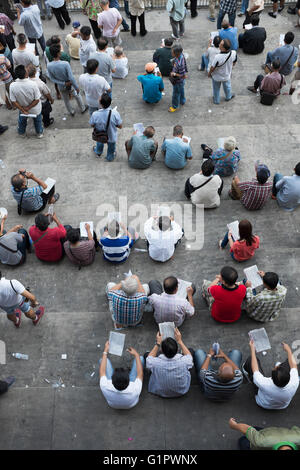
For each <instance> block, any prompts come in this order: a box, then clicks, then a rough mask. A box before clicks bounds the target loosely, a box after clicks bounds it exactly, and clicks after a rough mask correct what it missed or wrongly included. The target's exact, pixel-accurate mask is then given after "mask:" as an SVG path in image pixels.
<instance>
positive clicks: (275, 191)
mask: <svg viewBox="0 0 300 470" xmlns="http://www.w3.org/2000/svg"><path fill="white" fill-rule="evenodd" d="M282 178H283V175H282V174H281V173H275V175H274V178H273V189H272V194H273V196H276V194H277V191H278V190H277V189H276V183H278V181H279V180H281V179H282Z"/></svg>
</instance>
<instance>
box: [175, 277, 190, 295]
mask: <svg viewBox="0 0 300 470" xmlns="http://www.w3.org/2000/svg"><path fill="white" fill-rule="evenodd" d="M191 285H192V283H191V282H189V281H184V280H183V279H178V291H177V294H176V295H178V297H180V298H181V299H186V296H187V293H186V289H187V287H190V286H191Z"/></svg>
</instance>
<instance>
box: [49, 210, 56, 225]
mask: <svg viewBox="0 0 300 470" xmlns="http://www.w3.org/2000/svg"><path fill="white" fill-rule="evenodd" d="M48 215H52V219H53V220H54V222H56V223H58V218H57V215H56V213H55V212H53V214H48Z"/></svg>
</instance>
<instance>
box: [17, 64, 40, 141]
mask: <svg viewBox="0 0 300 470" xmlns="http://www.w3.org/2000/svg"><path fill="white" fill-rule="evenodd" d="M15 76H16V81H15V82H14V83H12V84H11V86H10V90H9V95H10V100H11V102H12V105H13V106H15V107H16V108H18V109H19V111H20V112H19V120H18V134H19V136H21V137H26V127H27V119H28V118H27V117H25V116H21V114H23V115H24V114H25V115H26V114H33V115H35V117H34V118H33V122H34V127H35V131H36V136H37V138H38V139H40V138H42V137H44V133H43V131H44V129H43V124H42V104H41V100H40V98H41V94H40V92H39V89H38V87H37V85H36V84H35V83H33V82H32V81H31V80H29V78H28V73H27V72H26V69H25V67H24V65H18V67H16V70H15Z"/></svg>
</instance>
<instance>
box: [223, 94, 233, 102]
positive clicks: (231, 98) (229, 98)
mask: <svg viewBox="0 0 300 470" xmlns="http://www.w3.org/2000/svg"><path fill="white" fill-rule="evenodd" d="M234 97H235V94H234V93H232V95H231V98H229V100H225V101H231V100H233V98H234Z"/></svg>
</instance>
